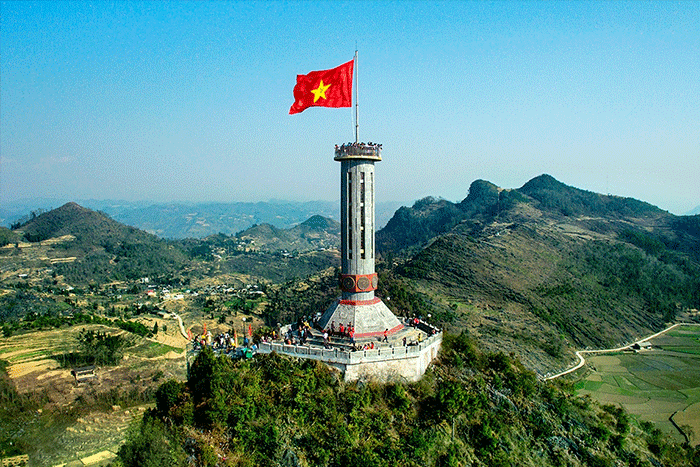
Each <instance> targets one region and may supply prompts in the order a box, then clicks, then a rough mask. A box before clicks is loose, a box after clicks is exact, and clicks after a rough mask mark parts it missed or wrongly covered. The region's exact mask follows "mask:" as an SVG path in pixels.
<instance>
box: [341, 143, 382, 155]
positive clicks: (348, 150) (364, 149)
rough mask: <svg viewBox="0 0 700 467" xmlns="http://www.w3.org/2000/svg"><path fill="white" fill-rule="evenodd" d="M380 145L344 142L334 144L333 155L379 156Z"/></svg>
mask: <svg viewBox="0 0 700 467" xmlns="http://www.w3.org/2000/svg"><path fill="white" fill-rule="evenodd" d="M381 152H382V145H381V144H377V143H372V142H369V143H346V144H342V145H340V146H338V145H337V144H336V145H335V155H336V157H340V156H379V155H380V153H381Z"/></svg>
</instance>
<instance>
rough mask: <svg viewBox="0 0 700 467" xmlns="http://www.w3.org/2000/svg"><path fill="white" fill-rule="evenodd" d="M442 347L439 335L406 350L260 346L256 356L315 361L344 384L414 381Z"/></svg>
mask: <svg viewBox="0 0 700 467" xmlns="http://www.w3.org/2000/svg"><path fill="white" fill-rule="evenodd" d="M441 345H442V333H438V334H436V335H434V336H431V337H430V338H428V339H426V340H425V341H423V342H422V343H421V344H419V345H415V346H409V347H384V348H379V349H374V350H364V351H357V352H345V351H342V350H338V349H330V350H326V349H323V348H318V347H307V346H296V345H283V344H277V343H274V344H269V343H268V344H266V343H261V344H260V348H259V350H258V351H259V352H260V353H271V352H277V353H280V354H284V355H289V356H292V357H298V358H308V359H312V360H319V361H322V362H324V363H326V364H327V365H329V366H332V367H333V368H337V369H338V370H340V371H341V372H343V374H344V378H345V381H355V380H358V379H362V380H365V379H373V380H376V381H383V382H387V381H393V380H408V381H418V380H419V379H420V378H421V376H423V374H424V373H425V370H426V369H427V368H428V365H430V362H431V361H433V360H434V359H435V358H436V357H437V353H438V351H439V350H440V346H441Z"/></svg>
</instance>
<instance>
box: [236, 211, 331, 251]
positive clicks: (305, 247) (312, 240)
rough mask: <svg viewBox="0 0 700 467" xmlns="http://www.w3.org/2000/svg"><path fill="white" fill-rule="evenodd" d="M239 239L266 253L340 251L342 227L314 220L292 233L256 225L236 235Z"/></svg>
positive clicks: (300, 225)
mask: <svg viewBox="0 0 700 467" xmlns="http://www.w3.org/2000/svg"><path fill="white" fill-rule="evenodd" d="M236 238H237V239H239V240H241V241H243V242H245V243H249V244H251V245H253V246H254V247H255V249H261V250H265V251H280V250H287V251H289V252H291V251H298V252H303V251H309V250H317V249H338V248H339V247H340V223H338V222H337V221H335V220H333V219H329V218H327V217H322V216H312V217H310V218H309V219H307V220H306V221H304V222H302V223H301V224H299V225H296V226H294V227H292V228H290V229H278V228H276V227H274V226H272V225H270V224H261V225H256V226H253V227H251V228H249V229H247V230H245V231H243V232H240V233H238V234H236Z"/></svg>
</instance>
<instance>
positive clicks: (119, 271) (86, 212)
mask: <svg viewBox="0 0 700 467" xmlns="http://www.w3.org/2000/svg"><path fill="white" fill-rule="evenodd" d="M14 233H15V235H17V236H18V237H19V238H21V239H22V241H23V242H22V243H17V244H16V247H15V249H14V250H13V251H12V252H11V253H12V258H11V260H10V261H9V262H10V263H12V262H13V261H15V262H19V263H20V265H23V266H24V267H26V268H28V269H29V270H32V269H41V268H50V269H52V270H54V271H55V272H56V273H57V274H58V275H61V276H64V278H65V280H66V281H67V282H72V283H88V282H97V283H104V282H110V281H115V280H126V279H130V280H133V279H136V278H139V277H148V276H164V275H170V276H172V275H175V274H177V273H178V272H179V271H180V270H181V269H182V268H183V267H184V266H185V265H186V263H187V258H186V256H185V255H184V254H183V253H182V251H180V249H178V248H176V247H175V246H174V244H173V243H172V242H168V241H165V240H161V239H159V238H158V237H156V236H155V235H151V234H148V233H146V232H143V231H141V230H139V229H136V228H134V227H129V226H126V225H124V224H121V223H119V222H116V221H114V220H112V219H110V218H109V217H108V216H107V215H105V214H103V213H100V212H96V211H92V210H90V209H87V208H84V207H82V206H79V205H78V204H76V203H67V204H64V205H63V206H61V207H59V208H57V209H53V210H51V211H49V212H45V213H42V214H40V215H38V216H33V217H32V218H31V219H30V220H28V221H27V222H26V223H24V224H21V225H19V226H18V227H17V228H16V229H15V230H14ZM23 253H24V254H23ZM6 262H8V261H6Z"/></svg>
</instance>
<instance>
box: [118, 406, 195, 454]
mask: <svg viewBox="0 0 700 467" xmlns="http://www.w3.org/2000/svg"><path fill="white" fill-rule="evenodd" d="M118 456H119V458H120V460H121V461H122V463H123V464H124V467H171V466H173V467H175V466H179V465H183V459H184V452H183V451H182V448H181V447H179V446H178V445H177V443H174V442H173V440H171V439H170V437H169V436H168V432H167V430H166V428H165V426H164V425H163V423H162V422H161V421H159V420H157V419H154V418H152V417H148V416H146V417H144V418H143V420H142V421H141V423H140V424H139V425H138V426H135V427H134V426H132V428H131V429H130V431H129V434H128V435H127V438H126V441H125V443H124V444H123V445H122V447H120V448H119V452H118Z"/></svg>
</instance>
